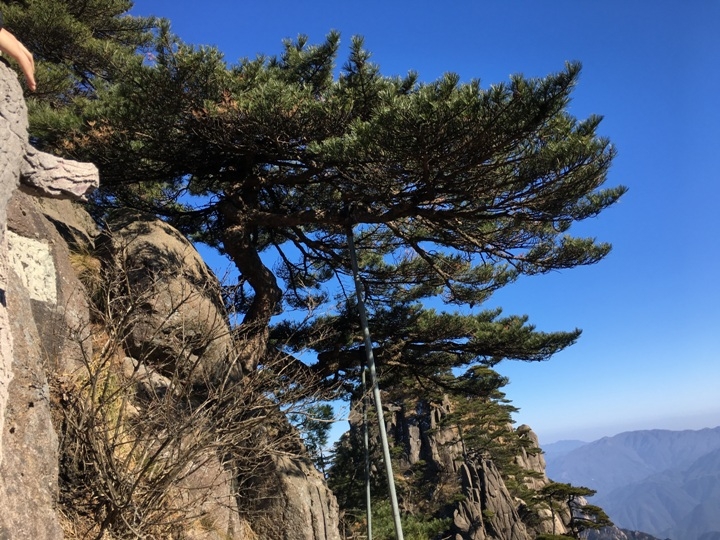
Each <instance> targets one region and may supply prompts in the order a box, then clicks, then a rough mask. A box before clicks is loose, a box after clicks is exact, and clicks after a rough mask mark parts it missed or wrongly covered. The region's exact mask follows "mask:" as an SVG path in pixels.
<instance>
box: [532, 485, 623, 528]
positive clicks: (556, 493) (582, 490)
mask: <svg viewBox="0 0 720 540" xmlns="http://www.w3.org/2000/svg"><path fill="white" fill-rule="evenodd" d="M595 493H596V491H595V490H594V489H590V488H586V487H583V486H573V485H570V484H566V483H561V482H550V483H549V484H547V485H546V486H544V487H543V488H542V489H541V490H540V492H539V493H538V494H537V497H538V499H540V500H542V501H543V502H545V503H546V504H547V505H548V507H549V508H550V511H551V513H552V515H553V516H554V515H555V513H556V511H558V510H562V509H564V508H567V509H568V510H569V515H570V517H569V520H568V522H567V523H566V526H567V527H568V529H569V532H570V534H571V535H572V537H573V538H580V537H581V534H582V533H583V532H584V531H586V530H588V529H602V528H603V527H609V526H611V525H612V524H613V523H612V521H611V520H610V518H609V517H608V515H607V514H606V513H605V512H604V511H603V509H602V508H600V507H599V506H595V505H592V504H587V503H586V502H585V501H584V497H591V496H593V495H595Z"/></svg>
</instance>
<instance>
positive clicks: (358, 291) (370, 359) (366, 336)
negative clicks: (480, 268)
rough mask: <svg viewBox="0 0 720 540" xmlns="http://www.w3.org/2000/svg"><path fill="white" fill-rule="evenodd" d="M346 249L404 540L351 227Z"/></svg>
mask: <svg viewBox="0 0 720 540" xmlns="http://www.w3.org/2000/svg"><path fill="white" fill-rule="evenodd" d="M347 239H348V248H349V250H350V261H351V263H352V271H353V279H354V281H355V294H356V296H357V301H358V314H359V315H360V324H361V325H362V329H363V339H364V341H365V356H366V357H367V365H368V371H369V372H370V384H372V392H373V398H374V399H375V410H376V411H377V417H378V427H379V428H380V443H381V444H382V450H383V460H384V461H385V473H386V474H387V482H388V491H389V492H390V506H391V507H392V512H393V521H394V524H395V537H396V538H397V540H405V537H404V536H403V531H402V523H401V522H400V507H399V505H398V500H397V494H396V493H395V477H394V476H393V470H392V462H391V461H390V445H389V444H388V438H387V430H386V428H385V415H384V414H383V409H382V399H381V398H380V387H379V386H378V381H377V372H376V370H375V356H374V355H373V348H372V339H371V338H370V329H369V327H368V319H367V312H366V311H365V300H364V299H363V294H362V282H361V281H360V271H359V270H358V263H357V253H356V252H355V238H354V233H353V230H352V226H348V230H347Z"/></svg>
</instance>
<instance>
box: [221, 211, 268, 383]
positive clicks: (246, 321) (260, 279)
mask: <svg viewBox="0 0 720 540" xmlns="http://www.w3.org/2000/svg"><path fill="white" fill-rule="evenodd" d="M224 206H225V207H224V208H223V216H224V218H225V220H226V223H227V225H226V227H225V230H224V231H223V237H222V241H223V248H224V250H225V253H227V255H228V256H229V257H230V259H232V261H233V263H234V264H235V266H236V267H237V269H238V270H239V272H240V273H241V274H242V276H243V278H245V279H246V280H247V282H248V283H249V284H250V286H251V287H252V289H253V291H254V292H255V297H254V298H253V301H252V303H251V305H250V308H249V309H248V311H247V313H246V314H245V317H244V318H243V321H242V324H241V325H240V327H239V329H238V333H237V339H238V340H239V341H240V343H239V347H238V349H239V350H240V351H241V353H240V354H241V359H240V362H241V365H242V366H243V369H244V370H245V371H246V372H251V371H254V370H255V369H256V368H257V366H258V363H259V362H260V361H261V360H262V358H263V357H264V356H265V354H266V352H267V344H268V337H269V334H270V326H269V325H270V318H271V317H272V316H273V315H274V314H275V313H276V310H277V308H278V305H279V304H280V301H281V300H282V290H281V289H280V287H279V286H278V284H277V279H275V275H274V274H273V273H272V271H271V270H270V269H269V268H268V267H267V266H265V264H264V263H263V262H262V259H261V258H260V254H259V253H258V251H257V248H256V247H255V243H254V241H253V238H252V234H251V230H252V229H251V226H250V224H249V223H248V222H247V220H246V219H244V218H243V216H242V215H241V213H240V212H239V211H238V210H237V209H236V208H231V206H232V205H229V204H227V205H224Z"/></svg>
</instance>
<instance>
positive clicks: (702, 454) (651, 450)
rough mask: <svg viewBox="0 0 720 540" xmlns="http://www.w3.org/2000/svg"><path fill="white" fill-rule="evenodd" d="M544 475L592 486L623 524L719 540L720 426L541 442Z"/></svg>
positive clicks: (676, 536)
mask: <svg viewBox="0 0 720 540" xmlns="http://www.w3.org/2000/svg"><path fill="white" fill-rule="evenodd" d="M543 450H544V451H545V461H546V463H547V468H546V470H547V475H548V477H550V478H551V479H552V480H555V481H556V482H569V483H571V484H574V485H578V486H586V487H589V488H592V489H595V490H597V495H595V496H594V497H593V498H592V499H591V500H590V502H591V503H592V504H597V505H598V506H601V507H602V508H603V509H604V510H605V511H606V512H607V513H608V515H609V516H610V518H611V519H612V520H613V521H614V522H615V525H617V526H618V527H621V528H623V529H630V530H635V531H643V532H646V533H650V534H652V535H653V536H657V537H659V538H671V539H672V540H720V427H717V428H713V429H710V428H708V429H701V430H697V431H690V430H687V431H668V430H647V431H629V432H626V433H621V434H619V435H615V436H614V437H604V438H602V439H600V440H597V441H594V442H591V443H584V442H582V441H561V442H558V443H553V444H548V445H544V446H543Z"/></svg>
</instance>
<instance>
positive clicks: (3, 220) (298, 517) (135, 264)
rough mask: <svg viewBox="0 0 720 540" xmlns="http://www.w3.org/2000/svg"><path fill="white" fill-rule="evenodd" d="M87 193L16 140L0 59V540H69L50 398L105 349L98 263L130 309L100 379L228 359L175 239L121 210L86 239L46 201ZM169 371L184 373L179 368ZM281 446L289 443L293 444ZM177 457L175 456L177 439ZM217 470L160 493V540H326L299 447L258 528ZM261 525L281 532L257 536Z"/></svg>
mask: <svg viewBox="0 0 720 540" xmlns="http://www.w3.org/2000/svg"><path fill="white" fill-rule="evenodd" d="M20 184H22V185H21V186H20V189H18V187H19V185H20ZM94 185H97V172H96V170H95V168H94V167H93V166H91V165H89V164H79V163H75V162H70V161H67V160H61V159H57V158H54V157H53V156H48V155H47V154H42V153H40V152H37V151H36V150H35V149H33V148H32V147H30V146H29V145H28V143H27V118H26V110H25V105H24V101H23V99H22V94H21V90H20V86H19V84H18V83H17V80H16V76H15V75H14V73H13V72H12V71H10V70H9V69H8V68H7V67H6V66H5V65H4V64H3V63H1V62H0V540H6V539H8V540H9V539H12V540H24V539H28V540H30V539H32V540H57V539H61V538H63V537H64V535H68V536H69V537H71V538H75V537H78V536H77V535H78V534H80V533H78V532H77V529H76V528H75V525H76V524H74V523H68V518H67V517H65V516H63V515H61V513H60V512H59V510H58V506H59V492H61V491H62V487H63V485H65V483H67V481H68V480H67V478H64V477H62V476H61V475H60V474H59V471H60V470H62V467H61V464H59V459H60V456H62V455H64V454H63V453H62V452H61V451H59V447H60V449H62V448H64V447H65V446H66V445H68V444H71V445H72V441H68V440H67V439H68V433H71V431H67V430H66V427H65V425H64V424H63V418H64V416H63V410H64V408H65V407H66V403H67V402H69V399H70V397H69V396H67V395H64V394H63V391H64V390H63V389H64V388H66V386H65V385H66V384H67V385H68V387H69V386H70V382H69V381H74V380H77V379H82V378H83V377H86V378H87V371H88V369H89V367H90V366H93V363H94V362H95V361H96V359H97V358H98V357H101V356H102V353H104V352H105V351H102V350H99V349H100V347H99V346H98V344H99V345H100V346H102V344H103V343H104V342H103V339H105V340H106V337H107V335H108V333H109V332H110V331H111V329H108V328H104V327H103V326H102V324H101V322H102V321H100V320H98V318H97V315H93V307H92V306H93V297H92V295H93V292H94V291H93V287H92V280H93V279H102V278H103V276H104V275H105V272H104V271H103V270H102V269H101V267H100V263H99V262H98V261H99V260H101V259H102V260H104V261H105V262H104V264H105V268H106V269H107V268H110V267H113V268H115V269H117V268H122V269H124V270H126V271H127V272H126V274H125V277H126V278H127V279H126V280H125V283H124V286H125V287H126V288H124V289H119V290H120V291H121V294H123V295H126V296H125V297H120V300H121V301H124V302H126V303H128V305H130V304H132V305H133V306H135V307H139V308H140V309H138V313H140V314H141V316H138V317H137V318H136V319H135V320H133V321H132V322H133V324H132V325H130V328H131V331H130V332H129V334H128V335H127V336H126V338H123V340H121V342H122V345H123V346H122V347H119V348H118V351H117V354H114V355H110V356H108V358H111V359H112V362H116V363H117V370H116V371H114V372H113V377H114V378H112V379H108V382H109V383H112V384H115V382H116V381H117V380H120V379H119V378H118V377H122V376H126V377H127V379H128V380H131V381H135V382H136V385H135V386H128V388H136V389H137V388H143V389H144V391H145V393H146V394H150V393H157V391H158V389H160V388H162V386H163V385H165V386H166V387H167V386H168V385H169V381H171V380H172V377H178V376H180V375H187V376H188V377H190V378H192V377H196V379H197V380H196V381H195V380H193V381H192V382H193V384H195V382H197V384H198V385H199V386H202V385H203V384H206V383H208V381H211V380H212V379H213V377H215V376H216V374H217V370H218V367H219V366H220V365H221V364H222V363H225V367H227V362H232V361H233V359H234V358H235V357H237V356H238V354H237V351H235V350H234V347H235V344H234V343H233V340H232V338H231V332H230V328H229V326H228V323H227V320H226V318H225V317H224V315H223V310H222V300H221V298H220V296H219V293H218V290H219V289H218V284H217V282H216V281H215V279H214V277H213V276H212V274H211V273H210V272H209V271H208V269H207V267H206V266H205V264H204V263H203V262H202V260H201V259H200V258H199V256H198V255H197V253H196V252H195V250H194V249H193V248H192V246H191V245H190V244H189V243H188V242H187V241H186V240H185V239H184V238H182V236H181V235H180V234H179V233H178V232H177V231H175V230H174V229H172V228H171V227H168V226H167V225H166V224H163V223H162V222H160V221H157V220H153V219H150V218H148V217H146V216H138V215H136V214H132V215H131V214H125V215H123V216H119V217H118V219H117V220H116V221H115V222H113V224H112V228H113V229H112V232H113V233H115V234H111V235H107V234H106V235H105V236H103V237H99V236H98V231H97V230H95V226H94V223H93V222H92V220H91V219H90V217H89V216H88V215H87V214H86V213H84V212H83V211H82V210H81V209H79V208H78V207H77V206H74V205H72V204H71V203H70V202H69V201H67V200H61V199H60V197H66V198H75V199H78V198H80V199H81V198H82V197H83V196H84V194H85V193H87V192H88V190H89V189H91V188H92V187H93V186H94ZM96 248H97V249H96ZM86 273H87V274H88V275H85V274H86ZM79 276H83V280H82V282H81V280H80V279H79ZM98 276H100V277H98ZM105 307H107V306H105ZM105 342H106V341H105ZM123 354H124V355H125V356H123ZM178 365H182V366H187V365H195V366H196V368H195V369H193V370H191V373H180V372H179V370H178V369H177V366H178ZM180 371H181V370H180ZM226 372H227V371H226ZM136 391H137V390H133V392H136ZM138 395H139V394H138ZM133 399H135V398H134V394H133V395H128V396H127V399H125V398H123V399H122V401H123V403H125V405H123V407H124V409H123V410H122V411H123V414H125V415H126V418H129V419H132V418H133V415H136V416H137V415H138V414H139V411H138V410H137V409H136V408H135V407H134V406H133V404H132V400H133ZM204 399H206V400H208V397H207V396H205V397H204ZM80 403H81V404H82V403H83V402H82V400H80ZM90 404H92V403H90ZM190 406H192V405H190ZM116 412H117V411H116ZM118 414H119V413H118ZM130 424H132V422H130ZM130 428H132V425H131V426H130ZM59 433H61V434H62V437H63V438H64V441H63V442H62V444H60V442H59V435H58V434H59ZM158 435H162V433H158ZM212 437H214V434H212V433H211V434H209V436H208V437H207V438H208V440H211V439H212ZM295 442H296V444H298V445H299V439H298V438H297V436H295ZM177 448H179V449H183V448H185V440H184V439H181V440H180V444H179V445H178V447H177ZM231 457H232V456H231ZM63 459H64V458H63ZM170 461H172V460H170ZM228 462H232V459H229V460H228V456H227V455H226V454H225V453H219V452H217V451H215V450H214V449H213V448H212V446H210V447H209V450H208V452H206V453H198V454H197V455H196V459H194V460H193V461H192V463H189V464H188V468H186V469H183V471H182V472H181V474H179V475H178V478H179V480H178V481H177V482H175V483H174V484H173V485H172V486H170V487H168V489H167V490H165V495H163V496H166V497H169V500H170V506H172V508H174V509H175V511H176V513H177V512H180V514H176V515H173V516H171V518H172V519H177V520H178V524H182V526H178V527H176V530H175V532H174V534H173V538H178V539H188V540H228V539H237V540H245V539H247V540H255V539H257V538H260V537H267V538H277V539H280V540H337V539H338V538H339V532H338V531H339V525H338V522H339V517H338V509H337V504H336V502H335V499H334V497H333V495H332V493H331V492H330V491H329V490H328V488H327V486H326V485H325V482H324V479H323V478H322V475H320V473H318V472H317V471H316V470H315V469H314V467H313V466H312V464H311V463H310V461H309V460H308V459H307V458H306V457H304V456H303V455H302V452H299V453H295V454H291V455H284V456H281V457H276V458H274V460H273V461H272V463H271V465H270V470H269V472H270V477H271V478H272V481H273V482H274V483H273V485H272V486H270V488H271V489H272V490H273V492H274V500H275V501H276V502H278V504H276V509H275V510H276V511H275V512H274V513H272V514H271V515H272V519H271V520H270V521H271V523H270V524H269V525H268V523H269V521H268V519H267V518H266V520H265V523H264V524H263V523H254V522H253V519H252V518H248V517H247V514H246V513H245V512H244V509H243V508H242V507H239V505H238V502H239V498H238V496H237V492H238V491H237V489H238V488H237V486H238V485H239V484H240V483H241V482H242V479H241V478H238V477H237V475H236V470H235V469H233V467H232V466H229V465H228ZM199 492H201V496H198V495H197V494H198V493H199ZM167 493H169V494H170V495H169V496H168V495H167ZM82 503H83V504H91V503H92V501H84V502H82ZM63 504H65V505H67V504H68V501H67V500H64V502H63ZM183 516H185V517H183ZM190 517H192V520H190V519H189V518H190ZM183 520H185V521H183ZM130 525H132V524H130ZM270 529H273V530H276V531H281V532H282V534H280V535H277V536H263V535H262V533H261V532H258V531H265V530H270ZM105 537H108V536H107V535H105Z"/></svg>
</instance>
